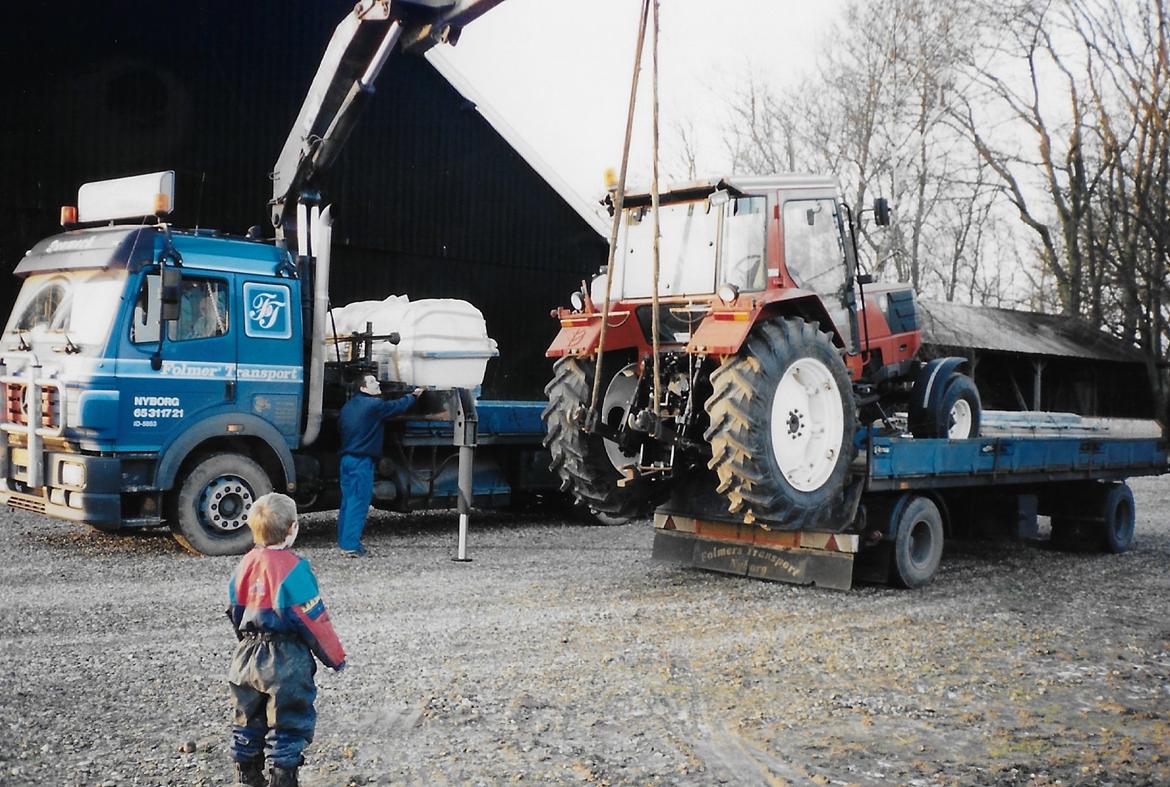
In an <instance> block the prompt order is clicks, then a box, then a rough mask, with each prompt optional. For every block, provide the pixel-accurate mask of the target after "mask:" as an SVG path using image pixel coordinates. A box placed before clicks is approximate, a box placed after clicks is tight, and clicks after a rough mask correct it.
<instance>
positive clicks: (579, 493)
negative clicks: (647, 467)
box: [541, 358, 653, 524]
mask: <svg viewBox="0 0 1170 787" xmlns="http://www.w3.org/2000/svg"><path fill="white" fill-rule="evenodd" d="M593 369H594V362H593V361H592V360H589V359H584V358H561V359H560V360H559V361H557V362H556V364H555V365H554V366H553V379H552V382H550V383H549V384H548V385H547V386H545V389H544V392H545V394H547V395H548V406H547V407H546V408H545V409H544V412H543V413H542V414H541V417H542V418H543V419H544V426H545V432H546V435H545V438H544V445H545V447H546V448H548V450H549V453H550V454H551V455H552V464H551V466H550V469H551V470H552V471H553V472H554V473H556V474H557V476H558V477H559V478H560V479H561V491H563V492H568V493H569V494H570V495H572V497H573V499H574V501H576V502H577V503H578V504H580V505H582V506H585V507H586V508H588V509H589V510H590V511H591V512H593V513H594V514H600V515H601V516H600V517H599V518H598V519H599V521H600V522H601V523H602V524H609V523H619V522H624V521H626V520H627V519H629V518H630V517H635V516H640V515H642V514H645V513H647V512H648V511H649V510H650V508H651V505H652V502H653V501H652V499H651V495H650V489H649V487H648V485H646V484H628V485H626V486H618V480H619V479H621V478H622V477H623V476H622V473H621V471H620V470H619V469H618V468H617V467H616V466H615V465H614V461H613V458H612V457H613V456H614V455H615V449H616V446H613V444H612V443H610V448H611V450H610V451H607V450H606V443H607V442H608V441H606V440H605V439H604V438H602V437H600V436H599V435H591V434H586V433H585V432H583V431H581V428H580V426H579V422H578V421H577V418H576V415H577V412H578V410H580V409H581V408H582V407H588V406H589V396H590V392H591V390H592V386H593ZM606 371H607V370H606V369H605V368H603V369H602V383H603V384H608V383H609V382H610V378H612V377H613V376H614V375H613V374H609V375H607V374H605V372H606Z"/></svg>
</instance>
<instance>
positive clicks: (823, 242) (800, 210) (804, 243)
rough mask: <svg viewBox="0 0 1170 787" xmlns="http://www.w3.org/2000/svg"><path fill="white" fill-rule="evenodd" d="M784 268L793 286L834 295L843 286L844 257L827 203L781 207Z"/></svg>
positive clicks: (806, 202) (833, 207) (834, 216)
mask: <svg viewBox="0 0 1170 787" xmlns="http://www.w3.org/2000/svg"><path fill="white" fill-rule="evenodd" d="M783 221H784V264H785V265H786V266H787V267H788V273H789V275H790V276H792V278H793V279H795V280H796V283H797V285H799V286H800V287H802V288H804V289H806V290H812V291H813V292H816V293H820V294H821V295H836V294H838V292H839V291H840V290H841V287H842V286H843V285H844V283H845V257H844V251H843V249H842V248H841V238H840V236H839V234H838V231H837V206H836V204H835V203H834V202H833V200H831V199H815V200H790V201H788V202H785V203H784V213H783Z"/></svg>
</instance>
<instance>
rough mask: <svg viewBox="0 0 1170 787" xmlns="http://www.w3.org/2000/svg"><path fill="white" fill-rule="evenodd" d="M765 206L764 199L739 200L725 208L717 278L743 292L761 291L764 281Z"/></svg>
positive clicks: (765, 200)
mask: <svg viewBox="0 0 1170 787" xmlns="http://www.w3.org/2000/svg"><path fill="white" fill-rule="evenodd" d="M767 207H768V206H767V198H765V197H739V198H738V199H732V200H731V201H730V202H728V203H727V206H726V211H727V214H726V216H725V217H724V219H723V248H722V254H721V257H722V262H721V265H720V268H721V271H720V277H719V278H720V281H721V282H725V283H728V284H734V285H735V286H736V287H738V288H739V289H740V290H741V291H743V292H757V291H759V290H762V289H764V285H765V283H766V282H767V273H766V271H767V268H766V266H765V264H764V263H765V260H766V258H767V254H766V252H767V247H766V245H765V240H766V236H767V230H768V224H767Z"/></svg>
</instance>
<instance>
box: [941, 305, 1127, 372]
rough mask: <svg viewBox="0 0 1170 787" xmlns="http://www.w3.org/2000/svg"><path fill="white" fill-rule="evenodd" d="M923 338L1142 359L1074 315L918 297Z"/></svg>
mask: <svg viewBox="0 0 1170 787" xmlns="http://www.w3.org/2000/svg"><path fill="white" fill-rule="evenodd" d="M918 306H919V309H920V310H921V312H922V331H923V342H924V343H925V344H934V345H941V346H948V347H969V348H972V349H976V350H992V351H997V352H1009V353H1020V354H1022V355H1047V356H1057V357H1066V358H1084V359H1090V360H1098V361H1118V362H1122V363H1141V362H1142V360H1143V356H1142V354H1141V352H1140V351H1139V350H1138V349H1137V348H1136V347H1134V346H1133V345H1130V344H1127V343H1126V342H1123V341H1121V340H1120V339H1117V338H1115V337H1113V336H1110V335H1109V334H1107V333H1105V332H1104V331H1100V330H1097V329H1096V328H1093V327H1092V326H1091V325H1089V323H1087V322H1085V321H1084V320H1081V319H1078V318H1075V317H1064V316H1060V315H1056V314H1040V313H1038V312H1025V311H1015V310H1013V309H997V308H994V307H991V306H969V305H967V304H961V303H948V302H946V301H928V300H920V301H919V302H918Z"/></svg>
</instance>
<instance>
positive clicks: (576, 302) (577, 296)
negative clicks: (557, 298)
mask: <svg viewBox="0 0 1170 787" xmlns="http://www.w3.org/2000/svg"><path fill="white" fill-rule="evenodd" d="M569 303H570V304H571V305H572V307H573V309H574V310H576V311H584V310H585V296H584V295H582V294H581V291H580V290H574V291H573V294H572V295H570V296H569Z"/></svg>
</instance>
